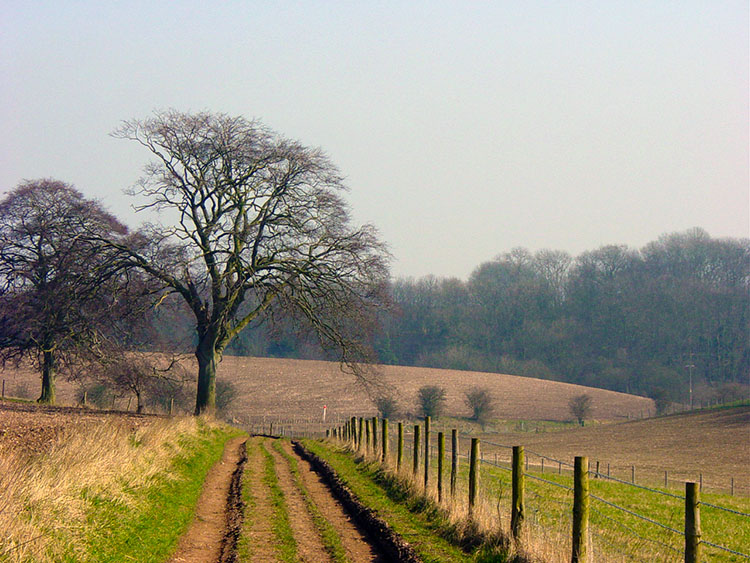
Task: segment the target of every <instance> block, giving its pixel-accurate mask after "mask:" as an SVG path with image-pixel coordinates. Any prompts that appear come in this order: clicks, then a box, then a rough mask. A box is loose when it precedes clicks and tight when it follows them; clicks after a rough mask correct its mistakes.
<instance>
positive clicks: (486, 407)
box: [464, 387, 495, 423]
mask: <svg viewBox="0 0 750 563" xmlns="http://www.w3.org/2000/svg"><path fill="white" fill-rule="evenodd" d="M464 401H465V402H466V406H467V407H469V408H470V409H471V418H472V419H474V420H476V421H477V422H482V423H484V422H486V421H487V420H489V419H490V418H491V417H492V415H493V414H494V412H495V401H494V400H493V399H492V393H491V392H490V390H489V389H487V388H484V387H472V388H471V389H469V390H468V391H466V394H465V395H464Z"/></svg>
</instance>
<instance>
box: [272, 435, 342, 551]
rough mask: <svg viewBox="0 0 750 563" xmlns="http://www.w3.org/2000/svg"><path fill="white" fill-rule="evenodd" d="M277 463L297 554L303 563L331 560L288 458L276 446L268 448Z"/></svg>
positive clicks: (278, 475) (279, 480)
mask: <svg viewBox="0 0 750 563" xmlns="http://www.w3.org/2000/svg"><path fill="white" fill-rule="evenodd" d="M267 449H268V452H269V453H270V454H271V455H272V456H273V458H274V462H275V464H276V477H277V479H278V482H279V487H280V488H281V490H282V491H283V492H284V498H285V501H286V506H287V514H288V515H289V521H290V525H291V528H292V531H293V533H294V539H295V540H296V542H297V556H298V557H299V559H300V561H302V562H303V563H324V562H327V561H331V556H330V555H329V554H328V552H327V551H326V550H325V547H324V546H323V542H322V540H321V539H320V535H319V533H318V530H317V528H316V527H315V524H314V523H313V520H312V517H311V516H310V514H309V512H308V510H307V506H306V505H305V499H304V498H303V497H302V493H301V492H300V490H299V489H298V488H297V485H296V483H295V482H294V477H293V475H292V472H291V469H290V468H289V464H288V462H287V460H286V459H285V458H284V456H283V455H281V454H280V453H279V452H278V451H277V450H276V448H274V447H269V448H267Z"/></svg>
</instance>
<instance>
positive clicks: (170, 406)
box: [169, 397, 174, 416]
mask: <svg viewBox="0 0 750 563" xmlns="http://www.w3.org/2000/svg"><path fill="white" fill-rule="evenodd" d="M173 414H174V397H172V398H171V399H169V416H172V415H173Z"/></svg>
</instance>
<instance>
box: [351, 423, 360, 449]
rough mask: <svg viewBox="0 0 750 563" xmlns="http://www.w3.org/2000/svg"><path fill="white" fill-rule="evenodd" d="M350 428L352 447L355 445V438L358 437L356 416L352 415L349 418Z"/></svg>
mask: <svg viewBox="0 0 750 563" xmlns="http://www.w3.org/2000/svg"><path fill="white" fill-rule="evenodd" d="M350 426H351V429H352V444H354V447H355V448H356V447H357V440H358V439H359V436H358V435H357V417H356V416H353V417H352V420H351V424H350Z"/></svg>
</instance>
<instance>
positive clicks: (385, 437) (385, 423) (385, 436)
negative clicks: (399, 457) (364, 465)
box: [381, 418, 388, 465]
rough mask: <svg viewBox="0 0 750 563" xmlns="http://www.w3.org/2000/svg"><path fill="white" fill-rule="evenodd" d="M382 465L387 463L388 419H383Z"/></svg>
mask: <svg viewBox="0 0 750 563" xmlns="http://www.w3.org/2000/svg"><path fill="white" fill-rule="evenodd" d="M381 442H382V443H383V465H385V464H386V463H388V419H387V418H384V419H383V439H382V440H381Z"/></svg>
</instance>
